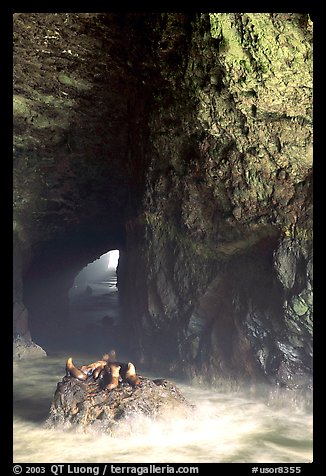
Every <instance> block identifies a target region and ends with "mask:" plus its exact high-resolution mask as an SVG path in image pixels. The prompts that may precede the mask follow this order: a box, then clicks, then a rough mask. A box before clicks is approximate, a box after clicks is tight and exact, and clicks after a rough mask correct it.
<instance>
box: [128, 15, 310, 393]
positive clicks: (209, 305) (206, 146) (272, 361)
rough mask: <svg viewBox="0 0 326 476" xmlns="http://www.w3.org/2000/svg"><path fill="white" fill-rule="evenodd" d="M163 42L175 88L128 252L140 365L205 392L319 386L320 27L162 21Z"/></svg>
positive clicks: (155, 127) (270, 20) (164, 72)
mask: <svg viewBox="0 0 326 476" xmlns="http://www.w3.org/2000/svg"><path fill="white" fill-rule="evenodd" d="M157 35H158V36H157V38H156V44H157V50H156V58H155V59H154V61H155V60H156V68H157V70H159V71H160V72H161V76H162V78H164V83H163V85H162V87H159V86H158V87H157V89H156V90H155V94H154V96H155V98H154V100H155V106H154V110H153V111H152V113H151V115H150V117H149V128H150V135H149V138H150V144H151V148H149V149H148V154H149V159H148V163H149V165H148V174H147V177H146V189H145V198H144V211H143V213H142V215H140V216H139V217H138V221H137V222H134V223H133V227H132V229H131V230H130V233H131V235H130V234H129V241H128V242H129V243H130V246H129V248H128V249H129V250H130V253H129V255H130V260H131V262H130V268H129V272H130V276H131V277H129V280H130V288H129V291H128V292H127V294H128V298H129V302H130V306H129V308H128V312H129V315H130V316H131V321H132V322H133V323H134V326H135V328H136V332H137V334H138V336H139V341H140V349H141V350H140V352H141V355H142V356H143V359H144V360H145V361H146V360H147V359H152V361H153V365H155V366H156V367H157V366H159V365H162V364H163V362H164V365H165V366H168V368H169V369H170V370H171V371H172V372H173V371H176V372H180V371H181V370H182V371H183V372H184V373H185V374H186V375H187V376H188V377H190V378H195V379H197V380H201V381H210V382H216V383H218V382H219V381H220V379H221V378H234V379H239V378H244V379H246V380H249V381H251V380H255V379H257V378H258V379H261V380H263V381H264V380H265V381H266V380H268V381H271V382H273V383H275V382H276V383H278V384H280V385H284V386H293V387H297V386H301V385H306V384H308V385H310V383H311V381H310V376H311V369H312V272H311V267H312V203H311V201H312V173H311V170H312V100H311V97H312V96H311V94H312V51H311V22H310V21H309V18H308V17H307V16H304V15H296V14H243V15H242V14H211V15H209V16H208V15H195V16H193V17H189V16H186V15H183V14H173V15H172V14H164V15H162V16H161V18H160V22H159V23H158V25H157ZM141 230H143V231H141ZM135 236H138V237H139V236H141V237H142V240H139V239H138V240H137V241H138V246H136V247H135V239H134V237H135ZM142 269H143V279H142V280H141V283H142V289H141V290H139V289H138V288H139V279H138V275H139V270H142ZM133 270H134V271H133ZM133 276H135V279H133ZM136 281H137V293H134V286H135V282H136Z"/></svg>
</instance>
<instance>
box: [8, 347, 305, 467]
mask: <svg viewBox="0 0 326 476" xmlns="http://www.w3.org/2000/svg"><path fill="white" fill-rule="evenodd" d="M66 358H67V355H57V356H55V357H47V358H44V359H38V360H35V361H26V362H19V363H15V365H14V462H15V463H22V462H25V463H58V462H59V463H78V462H80V463H95V462H102V463H106V462H112V463H118V462H119V463H196V462H197V463H200V462H216V463H218V462H257V463H260V462H271V463H272V462H273V463H274V462H277V463H278V462H284V463H289V462H291V463H292V462H293V463H303V462H310V461H312V459H313V457H312V411H311V409H309V406H307V405H306V402H305V401H304V400H303V399H302V397H298V398H297V397H295V396H294V395H293V394H287V393H282V394H279V393H275V395H274V398H273V395H271V394H268V393H267V392H266V393H265V394H264V395H263V394H262V396H260V397H254V396H252V395H251V394H250V392H247V393H246V392H244V391H227V390H225V391H222V390H219V391H218V390H211V389H202V388H198V387H196V386H191V385H185V384H181V383H178V382H176V383H177V385H178V387H179V388H180V390H181V391H182V392H183V394H184V395H185V397H186V398H187V399H188V400H189V401H190V402H191V403H194V404H195V405H196V410H194V411H193V415H192V417H191V418H188V419H186V418H182V417H181V416H180V417H178V416H177V415H173V417H171V418H165V419H164V420H162V421H153V420H151V419H149V418H146V417H139V416H138V417H137V418H134V419H130V420H128V421H127V422H124V423H123V424H121V426H120V427H119V431H118V432H117V433H115V434H114V435H113V436H112V435H109V434H103V433H100V432H98V431H95V430H92V429H91V428H84V427H79V428H78V429H76V428H72V427H70V428H64V429H63V428H60V429H46V428H45V427H44V421H45V419H46V417H47V414H48V411H49V408H50V404H51V401H52V398H53V395H54V392H55V389H56V384H57V382H59V381H60V380H61V379H62V377H63V375H64V373H65V369H64V367H65V359H66ZM96 358H97V356H93V355H87V356H86V355H84V356H82V355H77V356H75V357H74V360H76V362H78V363H85V362H90V361H92V359H93V360H96ZM139 371H140V373H141V369H139ZM157 377H162V375H157Z"/></svg>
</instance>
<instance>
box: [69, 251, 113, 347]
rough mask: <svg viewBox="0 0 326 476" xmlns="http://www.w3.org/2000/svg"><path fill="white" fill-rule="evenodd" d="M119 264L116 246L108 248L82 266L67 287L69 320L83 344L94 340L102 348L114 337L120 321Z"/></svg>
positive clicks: (88, 343) (87, 344)
mask: <svg viewBox="0 0 326 476" xmlns="http://www.w3.org/2000/svg"><path fill="white" fill-rule="evenodd" d="M118 264H119V250H110V251H109V252H108V253H105V254H103V255H102V256H100V258H98V259H97V260H95V261H93V262H92V263H89V264H88V265H87V266H85V268H83V269H82V270H81V271H80V272H79V273H78V275H77V276H76V278H75V280H74V283H73V286H72V288H71V289H70V291H69V309H70V322H71V324H72V326H73V328H74V329H75V336H76V337H77V335H78V336H79V339H80V340H81V341H82V342H83V343H84V344H85V345H86V346H89V345H90V343H91V342H96V345H97V347H98V348H101V349H102V351H103V352H105V351H107V349H108V345H109V343H110V341H111V338H113V337H114V336H115V339H116V338H117V333H119V328H120V325H121V322H120V321H121V319H120V318H121V316H120V303H119V290H118V287H117V267H118ZM111 345H113V346H114V342H112V343H111Z"/></svg>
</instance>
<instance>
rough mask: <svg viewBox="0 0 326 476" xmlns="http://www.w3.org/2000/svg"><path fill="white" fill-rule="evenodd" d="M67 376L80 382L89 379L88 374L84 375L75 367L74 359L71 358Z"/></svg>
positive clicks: (67, 366) (67, 365)
mask: <svg viewBox="0 0 326 476" xmlns="http://www.w3.org/2000/svg"><path fill="white" fill-rule="evenodd" d="M66 374H67V375H69V376H70V377H75V378H78V379H79V380H86V379H87V373H84V372H83V371H82V370H81V369H78V368H77V367H76V366H75V365H74V363H73V361H72V357H69V358H68V360H67V362H66Z"/></svg>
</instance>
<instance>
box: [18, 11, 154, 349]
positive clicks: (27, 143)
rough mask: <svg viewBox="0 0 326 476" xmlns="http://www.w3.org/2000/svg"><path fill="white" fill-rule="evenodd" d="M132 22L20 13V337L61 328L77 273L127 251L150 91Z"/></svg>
mask: <svg viewBox="0 0 326 476" xmlns="http://www.w3.org/2000/svg"><path fill="white" fill-rule="evenodd" d="M127 20H128V19H127V18H126V16H125V15H123V14H110V15H106V14H96V13H94V14H78V13H62V14H56V13H53V14H52V13H50V14H48V13H44V14H43V13H33V14H25V13H24V14H15V15H14V96H13V102H14V104H13V106H14V144H13V146H14V150H13V158H14V197H13V198H14V204H13V206H14V293H13V294H14V296H13V299H14V335H15V336H19V337H20V338H23V339H25V340H27V341H30V329H29V327H33V329H34V339H35V337H37V334H35V332H37V329H38V328H39V327H40V326H41V327H42V326H43V328H44V329H45V328H49V329H50V328H51V327H55V326H57V325H60V326H64V322H65V321H66V319H67V318H68V315H69V310H68V290H69V288H70V287H71V285H72V282H73V279H74V277H75V276H76V275H77V274H78V272H79V271H80V270H81V269H82V268H83V267H84V266H86V265H87V264H88V263H89V262H92V261H93V260H95V259H97V258H99V257H100V256H101V255H102V254H103V253H105V252H107V251H108V250H110V249H116V248H119V249H123V248H124V244H125V221H126V219H127V217H128V215H129V214H130V213H133V209H137V206H138V202H139V196H140V190H141V185H140V184H141V181H142V176H143V174H144V167H143V166H142V163H141V161H142V149H141V147H142V142H143V136H144V131H145V127H144V126H143V125H142V124H143V122H144V115H145V113H146V96H147V94H148V93H147V92H146V91H145V90H144V84H143V82H142V77H141V74H142V73H141V71H136V70H133V69H132V65H131V63H130V61H129V60H127V58H128V57H130V58H132V57H133V56H135V55H136V56H137V55H138V56H141V57H142V59H144V60H146V57H143V55H142V47H141V45H139V42H141V41H142V38H140V39H139V40H137V38H135V35H132V28H131V27H130V26H129V23H128V21H127ZM130 20H131V22H132V21H134V20H135V21H137V18H135V19H133V18H131V19H130ZM135 63H136V61H135ZM137 68H138V70H140V69H141V62H139V61H138V62H137ZM137 130H139V131H140V132H139V133H138V132H136V131H137ZM132 131H134V135H135V136H136V135H137V137H138V139H137V140H134V141H133V143H132V145H131V140H132V138H131V134H132ZM131 150H132V155H131ZM28 314H29V318H28ZM22 319H23V320H24V322H25V324H24V325H22ZM28 319H29V321H30V324H31V325H30V326H28V322H27V321H28Z"/></svg>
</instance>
